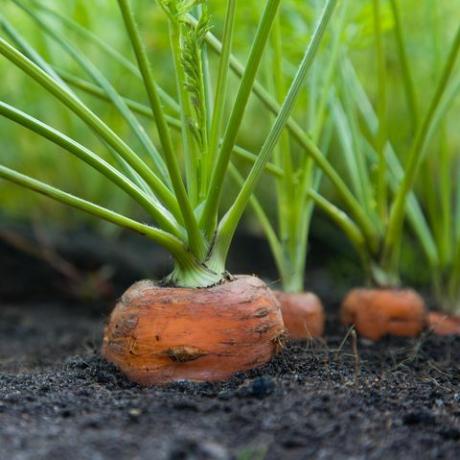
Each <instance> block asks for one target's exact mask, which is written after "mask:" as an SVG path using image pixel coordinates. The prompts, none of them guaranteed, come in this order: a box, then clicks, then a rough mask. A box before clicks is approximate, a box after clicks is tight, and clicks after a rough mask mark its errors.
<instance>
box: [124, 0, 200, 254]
mask: <svg viewBox="0 0 460 460" xmlns="http://www.w3.org/2000/svg"><path fill="white" fill-rule="evenodd" d="M118 5H119V7H120V11H121V13H122V16H123V20H124V22H125V26H126V30H127V32H128V35H129V38H130V40H131V44H132V47H133V50H134V53H135V55H136V59H137V62H138V65H139V69H140V71H141V73H142V77H143V79H144V85H145V89H146V91H147V95H148V98H149V101H150V105H151V107H152V112H153V114H154V117H155V120H156V123H157V129H158V134H159V136H160V141H161V144H162V147H163V151H164V156H165V160H166V165H167V167H168V171H169V175H170V178H171V182H172V184H173V187H174V192H175V195H176V197H177V201H178V203H179V206H180V210H181V212H182V215H183V218H184V221H185V222H186V223H187V225H186V229H187V233H188V236H189V245H190V249H191V251H192V252H193V254H195V255H196V257H197V258H198V259H200V260H203V259H204V257H205V256H206V253H207V250H208V248H207V244H206V242H205V240H204V238H203V236H202V234H201V232H200V230H199V228H198V223H197V220H196V217H195V214H194V212H193V209H192V206H191V204H190V201H189V199H188V196H187V192H186V190H185V186H184V183H183V181H182V177H181V174H180V169H179V164H178V161H177V158H176V155H175V154H174V151H173V146H172V141H171V136H170V133H169V128H168V125H167V123H166V118H165V115H164V113H163V108H162V106H161V101H160V98H159V96H158V92H157V88H156V86H155V82H154V79H153V75H152V70H151V67H150V64H149V62H148V58H147V54H146V52H145V48H144V44H143V43H142V40H141V37H140V33H139V29H138V27H137V25H136V23H135V20H134V15H133V12H132V10H131V7H130V6H129V3H128V0H118Z"/></svg>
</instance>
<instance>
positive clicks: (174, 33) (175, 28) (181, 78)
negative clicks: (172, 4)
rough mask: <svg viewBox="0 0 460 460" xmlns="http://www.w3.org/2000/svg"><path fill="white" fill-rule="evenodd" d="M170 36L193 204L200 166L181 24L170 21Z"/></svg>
mask: <svg viewBox="0 0 460 460" xmlns="http://www.w3.org/2000/svg"><path fill="white" fill-rule="evenodd" d="M169 28H170V29H169V30H170V32H169V36H170V42H171V50H172V54H173V58H174V70H175V76H176V87H177V93H178V94H179V103H180V107H181V111H180V116H181V125H182V128H181V133H182V145H183V155H184V159H185V174H186V177H187V187H188V192H189V195H190V199H191V202H192V203H194V204H197V203H198V180H197V179H198V174H197V173H198V165H197V155H196V149H195V141H194V139H193V133H192V127H191V123H192V120H193V115H192V108H191V106H190V100H189V97H188V93H187V89H186V81H185V80H186V79H185V73H184V68H183V65H182V51H181V32H180V24H179V23H177V22H173V20H170V24H169Z"/></svg>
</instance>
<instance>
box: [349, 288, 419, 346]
mask: <svg viewBox="0 0 460 460" xmlns="http://www.w3.org/2000/svg"><path fill="white" fill-rule="evenodd" d="M426 315H427V313H426V307H425V302H424V301H423V299H422V297H421V296H420V295H419V294H417V293H416V292H415V291H414V290H412V289H353V290H351V291H350V292H349V293H348V295H347V296H346V297H345V299H344V301H343V303H342V308H341V319H342V323H343V324H344V325H346V326H350V325H352V324H354V326H355V328H356V330H357V332H358V333H359V334H360V335H362V336H363V337H366V338H368V339H371V340H379V339H381V338H382V337H384V336H385V335H396V336H402V337H415V336H417V335H418V334H420V333H421V332H422V330H423V329H424V328H425V326H426Z"/></svg>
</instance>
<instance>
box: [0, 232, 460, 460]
mask: <svg viewBox="0 0 460 460" xmlns="http://www.w3.org/2000/svg"><path fill="white" fill-rule="evenodd" d="M79 241H80V242H82V241H84V238H82V237H81V236H80V238H79ZM88 241H89V242H90V243H91V240H88ZM80 244H83V243H80ZM91 244H93V245H94V241H93V242H92V243H91ZM259 245H260V243H259V244H258V243H257V241H251V240H248V238H238V244H237V247H235V250H234V253H235V254H239V253H241V252H242V251H243V250H245V251H246V257H247V260H246V261H243V262H244V263H248V262H249V261H251V263H252V266H253V267H254V269H257V268H258V267H257V266H256V265H257V264H256V263H257V261H259V262H260V264H261V266H260V267H259V268H260V271H261V272H263V273H264V272H266V271H265V270H266V267H264V266H263V265H264V259H263V257H257V254H258V252H257V251H258V248H260V246H259ZM98 246H99V248H103V246H104V245H103V244H100V245H98ZM240 246H241V247H240ZM249 246H251V247H252V248H253V252H252V254H251V253H250V252H249V251H247V247H249ZM130 247H131V248H132V246H130ZM80 249H82V248H80ZM0 251H1V255H2V260H4V261H6V262H8V263H5V264H4V265H3V270H0V271H1V272H4V270H5V269H10V270H11V268H12V267H13V266H14V263H15V261H17V262H19V263H21V266H22V267H24V271H23V272H22V274H21V275H22V278H21V279H24V277H25V279H28V280H29V281H30V284H29V286H30V289H31V291H32V292H29V294H33V291H34V289H35V291H37V289H36V288H37V287H40V290H41V295H39V296H37V298H39V299H40V300H37V301H31V300H30V296H29V297H28V295H27V294H28V293H27V292H25V291H24V292H23V295H22V296H21V295H20V293H19V292H18V291H16V293H14V292H13V287H14V285H15V279H14V277H12V275H11V273H10V276H9V278H8V281H9V285H10V292H9V295H8V296H6V294H5V292H4V293H3V294H4V296H3V297H4V299H5V298H7V297H8V301H5V300H3V301H2V308H0V445H1V446H2V451H1V452H2V453H1V454H0V457H1V458H8V459H19V458H20V459H32V458H33V459H34V460H35V459H47V458H66V459H79V460H81V459H95V458H101V459H106V458H107V459H109V458H110V459H112V460H113V459H122V458H139V459H152V458H154V459H159V460H160V459H183V458H185V459H227V458H228V459H232V458H235V459H280V458H283V459H304V458H326V459H341V458H370V459H374V458H375V459H377V458H382V459H383V458H393V459H398V458H401V459H403V458H404V459H407V458H419V459H425V458H444V459H447V458H452V459H453V458H456V457H457V454H458V451H459V449H460V365H459V363H460V338H459V337H436V336H433V335H431V334H430V333H427V332H425V333H424V334H423V335H422V336H420V337H418V338H416V339H398V338H395V337H393V338H387V339H384V340H383V341H381V342H378V343H371V342H367V341H364V340H360V339H357V340H356V341H354V339H353V334H349V335H348V339H347V340H346V341H345V343H343V340H344V338H345V337H346V335H347V329H345V328H344V327H342V326H340V325H339V321H338V304H337V298H336V296H335V293H334V292H333V291H331V290H330V289H329V286H328V285H327V283H329V280H327V279H322V276H321V274H320V272H318V271H316V272H315V270H313V273H311V276H310V279H314V280H316V281H315V283H316V285H315V286H312V287H314V288H317V289H316V291H319V292H321V293H323V292H325V291H329V293H330V294H329V296H328V297H325V296H324V295H323V296H322V297H323V299H324V303H325V306H326V311H327V314H328V323H327V325H326V335H325V337H324V341H316V342H313V343H306V344H299V345H294V344H291V345H288V346H287V347H286V348H285V349H284V351H283V352H282V353H281V354H280V355H278V356H277V357H276V358H275V360H274V361H273V362H271V363H270V364H269V365H267V366H265V367H263V368H261V369H258V370H254V371H251V372H249V373H246V374H239V375H237V376H235V377H234V378H232V379H231V380H230V381H229V382H226V383H221V384H189V383H187V384H174V385H171V386H166V387H156V388H141V387H139V386H137V385H135V384H133V383H130V382H128V381H127V380H126V378H125V377H123V376H122V375H121V374H120V373H119V372H118V371H116V370H115V368H114V367H113V366H112V365H109V364H107V363H106V362H104V361H103V360H102V359H101V358H100V356H99V350H100V346H101V337H102V329H103V325H104V321H105V318H106V315H107V313H108V307H109V303H108V304H107V305H105V304H104V307H99V306H98V305H97V304H94V303H93V304H89V303H82V302H75V301H70V300H69V298H65V297H64V295H63V294H62V295H60V296H59V295H58V294H57V292H56V291H55V290H54V287H53V280H54V278H55V275H54V274H53V272H52V271H49V267H48V268H47V267H46V266H42V265H41V264H40V263H39V262H33V259H30V260H26V259H24V257H26V256H24V255H23V254H22V255H21V254H17V253H15V252H14V251H13V250H11V248H8V247H6V246H5V245H2V246H0ZM261 252H263V251H261ZM134 255H136V254H134ZM147 256H148V257H150V256H151V254H147ZM251 256H252V257H251ZM133 257H134V256H133ZM157 260H158V264H159V265H161V260H162V258H161V254H159V255H158V257H157ZM313 260H314V255H313ZM94 263H95V262H94ZM240 263H241V262H240ZM323 263H324V261H323ZM112 264H113V265H116V263H115V262H114V261H112ZM155 268H156V269H157V270H160V271H161V270H162V267H161V266H158V267H155ZM46 270H48V271H46ZM29 271H31V272H32V273H29ZM154 271H155V270H154ZM132 272H133V273H135V270H132ZM43 273H46V277H45V279H47V280H48V283H49V285H48V286H47V285H46V282H45V281H44V279H43V278H39V275H40V274H43ZM1 275H2V276H4V277H6V274H5V273H1ZM115 275H116V273H115ZM114 279H115V280H117V279H118V278H117V277H116V276H115V277H114ZM34 280H35V284H34ZM16 281H17V280H16ZM130 282H131V280H120V281H117V284H116V285H115V293H116V294H118V293H119V292H122V291H123V288H124V287H126V286H127V285H128V284H129V283H130ZM324 283H325V284H324ZM37 284H39V285H40V286H37ZM18 285H19V283H18ZM47 288H48V292H49V296H48V297H47V295H46V289H47ZM13 294H14V295H13ZM14 298H16V300H14ZM342 343H343V345H342ZM341 345H342V346H341Z"/></svg>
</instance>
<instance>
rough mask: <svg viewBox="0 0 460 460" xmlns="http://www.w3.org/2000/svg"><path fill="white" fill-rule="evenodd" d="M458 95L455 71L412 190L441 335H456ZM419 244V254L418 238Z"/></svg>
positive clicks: (437, 46)
mask: <svg viewBox="0 0 460 460" xmlns="http://www.w3.org/2000/svg"><path fill="white" fill-rule="evenodd" d="M430 20H431V21H435V24H434V26H433V28H432V29H433V31H435V33H433V38H432V41H433V48H434V50H435V53H434V65H433V68H434V69H436V65H435V64H436V62H438V61H439V59H441V56H440V54H441V51H442V48H443V47H442V44H443V42H445V39H444V38H443V36H442V35H443V34H442V24H440V21H439V15H438V14H434V15H433V16H430ZM459 93H460V77H459V75H458V71H457V72H456V75H455V78H454V79H453V81H452V82H451V83H450V85H449V86H448V88H447V90H446V94H445V95H444V97H443V99H442V101H441V104H440V108H439V116H438V117H437V123H438V125H439V127H438V129H437V130H436V134H437V135H436V137H435V139H434V142H433V143H432V144H431V145H430V150H431V151H430V152H429V153H428V155H427V156H426V158H425V161H424V163H423V165H422V168H421V177H422V181H421V182H422V184H423V185H422V186H421V187H418V188H417V189H416V194H417V197H418V198H419V199H420V202H421V203H422V206H423V210H424V215H425V218H426V221H427V223H428V231H429V234H430V235H431V238H432V240H433V241H434V245H433V251H432V253H428V252H426V251H425V256H426V260H427V262H428V265H427V268H428V270H427V272H428V274H429V277H430V280H431V282H432V294H433V298H434V301H435V308H436V309H437V311H432V312H430V313H429V314H428V324H429V327H430V328H431V329H432V330H433V331H434V332H435V333H437V334H442V335H449V334H460V156H459V154H458V149H455V145H452V143H451V142H450V141H449V140H450V139H451V138H452V135H453V133H454V131H452V130H451V128H450V123H449V121H451V120H455V118H454V117H453V116H450V117H446V116H445V114H446V113H447V112H448V111H449V110H450V109H451V108H452V106H453V105H454V104H455V102H456V101H458V96H459ZM451 115H452V114H451ZM454 129H455V128H454ZM419 242H420V243H421V246H422V248H423V241H422V240H421V239H420V238H419Z"/></svg>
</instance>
